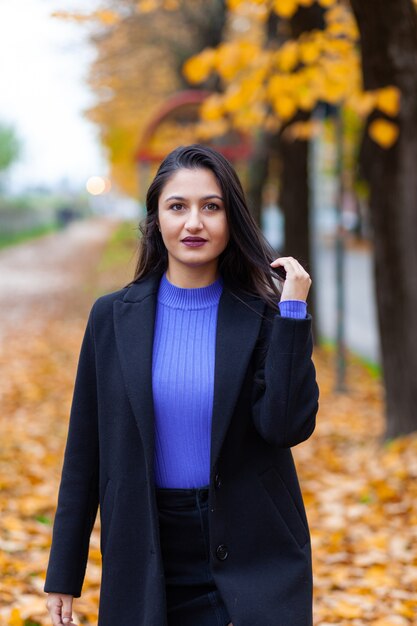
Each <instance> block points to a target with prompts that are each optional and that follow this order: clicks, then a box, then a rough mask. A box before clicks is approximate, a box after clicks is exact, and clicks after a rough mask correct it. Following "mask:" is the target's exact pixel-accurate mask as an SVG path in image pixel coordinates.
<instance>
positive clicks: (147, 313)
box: [113, 272, 265, 475]
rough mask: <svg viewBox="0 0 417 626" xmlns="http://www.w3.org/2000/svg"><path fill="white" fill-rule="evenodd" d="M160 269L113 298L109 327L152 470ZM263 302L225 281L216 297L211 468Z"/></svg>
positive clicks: (237, 388) (216, 455) (245, 366)
mask: <svg viewBox="0 0 417 626" xmlns="http://www.w3.org/2000/svg"><path fill="white" fill-rule="evenodd" d="M161 276H162V273H161V272H154V273H152V274H149V275H148V276H147V277H145V278H144V279H142V280H140V281H138V282H135V283H133V284H132V285H131V286H130V287H129V288H128V289H127V291H126V293H125V295H124V297H123V299H122V300H115V301H114V303H113V308H114V329H115V335H116V342H117V349H118V353H119V358H120V363H121V368H122V375H123V379H124V383H125V387H126V392H127V395H128V397H129V401H130V404H131V407H132V410H133V413H134V416H135V419H136V423H137V426H138V429H139V432H140V435H141V438H142V443H143V446H144V450H145V457H146V461H147V465H148V470H149V471H150V472H151V475H153V460H154V457H153V454H154V443H155V442H154V428H155V422H154V406H153V394H152V351H153V336H154V322H155V314H156V304H157V297H156V296H157V293H158V287H159V281H160V279H161ZM264 310H265V304H264V302H263V301H262V300H261V299H259V298H255V297H253V296H248V295H246V294H244V293H243V292H237V291H235V292H234V293H232V291H231V289H230V287H229V286H228V285H227V284H226V282H225V284H224V288H223V292H222V295H221V297H220V302H219V308H218V318H217V329H216V358H215V372H214V400H213V416H212V432H211V463H210V466H211V468H212V469H213V468H214V466H215V464H216V462H217V459H218V455H219V453H220V449H221V446H222V443H223V440H224V437H225V435H226V432H227V428H228V425H229V423H230V419H231V417H232V414H233V409H234V407H235V404H236V401H237V398H238V395H239V391H240V388H241V385H242V382H243V378H244V375H245V372H246V369H247V366H248V364H249V360H250V357H251V354H252V351H253V348H254V347H255V343H256V340H257V337H258V334H259V330H260V326H261V321H262V314H263V313H264Z"/></svg>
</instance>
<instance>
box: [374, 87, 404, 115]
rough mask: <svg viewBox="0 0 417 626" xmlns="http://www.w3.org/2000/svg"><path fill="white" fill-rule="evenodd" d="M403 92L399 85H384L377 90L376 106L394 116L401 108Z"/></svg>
mask: <svg viewBox="0 0 417 626" xmlns="http://www.w3.org/2000/svg"><path fill="white" fill-rule="evenodd" d="M400 97H401V92H400V90H399V89H398V87H384V88H383V89H378V91H377V92H376V106H377V108H378V109H379V110H380V111H383V112H384V113H386V114H387V115H391V116H392V117H394V116H395V115H397V114H398V111H399V110H400Z"/></svg>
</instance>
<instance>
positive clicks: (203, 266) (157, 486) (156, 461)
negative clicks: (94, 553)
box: [44, 145, 318, 626]
mask: <svg viewBox="0 0 417 626" xmlns="http://www.w3.org/2000/svg"><path fill="white" fill-rule="evenodd" d="M146 206H147V216H146V219H145V221H144V224H143V226H142V227H141V230H142V235H143V236H142V239H141V241H140V255H139V261H138V265H137V269H136V273H135V276H134V279H133V281H132V282H131V283H129V284H128V285H126V286H125V287H124V288H123V289H121V290H120V291H117V292H115V293H110V294H107V295H104V296H102V297H100V298H98V299H97V300H96V302H95V303H94V305H93V307H92V309H91V312H90V315H89V319H88V323H87V328H86V331H85V335H84V339H83V343H82V347H81V354H80V359H79V364H78V370H77V377H76V381H75V389H74V397H73V402H72V407H71V414H70V424H69V432H68V440H67V445H66V450H65V457H64V464H63V470H62V478H61V484H60V489H59V497H58V506H57V511H56V515H55V521H54V529H53V538H52V547H51V553H50V559H49V565H48V571H47V576H46V583H45V587H44V589H45V591H46V592H48V594H49V596H48V599H47V607H48V610H49V612H50V615H51V618H52V623H53V624H54V625H58V624H68V623H73V622H72V618H71V614H72V600H73V598H74V597H79V596H80V595H81V589H82V584H83V579H84V574H85V568H86V563H87V556H88V547H89V538H90V534H91V530H92V527H93V525H94V521H95V518H96V514H97V508H98V505H100V517H101V552H102V580H101V590H100V605H99V626H227V625H228V624H231V623H232V624H233V626H289V625H291V626H311V624H312V573H311V550H310V536H309V530H308V525H307V519H306V515H305V510H304V506H303V501H302V496H301V493H300V488H299V484H298V480H297V475H296V471H295V467H294V463H293V459H292V455H291V450H290V448H291V446H295V445H296V444H298V443H300V442H301V441H304V440H305V439H307V438H308V437H309V436H310V435H311V433H312V432H313V430H314V426H315V417H316V413H317V409H318V387H317V383H316V377H315V369H314V365H313V362H312V360H311V355H312V337H311V315H310V314H308V313H307V311H306V298H307V294H308V291H309V288H310V285H311V278H310V276H309V275H308V274H307V272H306V271H305V270H304V269H303V267H302V266H301V265H300V264H299V263H298V261H297V260H296V259H294V258H293V257H280V258H277V259H275V260H274V255H273V252H272V250H271V249H270V247H269V246H268V244H267V243H266V241H265V239H264V238H263V236H262V234H261V232H260V230H259V229H258V227H257V226H256V224H255V222H254V221H253V219H252V217H251V215H250V213H249V210H248V208H247V205H246V203H245V198H244V194H243V191H242V188H241V185H240V182H239V180H238V178H237V175H236V173H235V171H234V169H233V168H232V166H231V165H230V163H229V162H228V161H227V160H226V159H225V158H224V157H223V156H222V155H220V154H219V153H217V152H216V151H215V150H213V149H210V148H207V147H203V146H200V145H192V146H187V147H180V148H178V149H176V150H174V151H173V152H172V153H170V154H169V155H168V156H167V157H166V159H165V160H164V161H163V163H162V164H161V165H160V167H159V170H158V172H157V174H156V176H155V179H154V180H153V182H152V184H151V186H150V188H149V191H148V194H147V204H146ZM274 268H275V269H274ZM278 269H280V270H281V272H282V270H283V269H284V270H285V276H286V277H285V279H282V284H281V286H280V289H278V288H277V287H276V284H277V282H276V277H277V274H276V271H277V270H278Z"/></svg>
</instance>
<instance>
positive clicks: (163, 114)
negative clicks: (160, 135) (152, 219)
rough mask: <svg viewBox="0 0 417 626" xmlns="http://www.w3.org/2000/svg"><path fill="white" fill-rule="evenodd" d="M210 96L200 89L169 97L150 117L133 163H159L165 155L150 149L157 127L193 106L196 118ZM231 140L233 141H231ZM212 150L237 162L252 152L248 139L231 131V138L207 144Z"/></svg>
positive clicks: (239, 133)
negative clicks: (199, 106) (199, 107)
mask: <svg viewBox="0 0 417 626" xmlns="http://www.w3.org/2000/svg"><path fill="white" fill-rule="evenodd" d="M210 95H211V92H210V91H204V90H200V89H187V90H184V91H179V92H177V93H174V94H173V95H172V96H170V97H169V98H168V99H167V100H166V101H165V102H164V103H163V104H162V106H161V107H160V108H159V109H158V110H157V111H156V113H155V115H154V116H153V117H152V119H151V121H150V122H149V124H148V126H147V127H146V129H145V132H144V134H143V136H142V138H141V141H140V143H139V146H138V149H137V151H136V153H135V161H136V162H137V163H138V164H139V165H140V164H145V163H153V162H160V161H162V160H163V159H164V157H165V156H166V155H165V154H156V153H155V152H154V151H152V150H151V149H150V144H151V141H152V137H153V136H154V134H155V132H156V131H157V129H158V127H159V126H160V125H161V124H162V123H163V122H164V121H166V120H168V119H169V118H170V117H175V115H176V114H178V113H180V112H181V111H184V113H185V111H186V109H187V108H192V107H193V106H195V109H196V118H197V114H198V113H197V107H198V105H200V104H202V103H203V102H204V100H205V99H206V98H207V97H208V96H210ZM232 139H233V140H232ZM207 143H208V144H209V145H211V146H212V147H213V148H215V149H216V150H218V151H219V152H221V153H222V154H223V155H224V156H225V157H226V158H227V159H229V160H230V161H232V162H234V161H238V160H241V159H245V158H247V157H248V156H250V154H251V152H252V148H251V143H250V140H249V137H248V136H247V135H245V134H243V133H242V132H239V131H233V137H232V136H231V137H229V138H228V137H227V136H226V137H222V138H221V139H220V140H217V141H216V140H213V141H211V142H207Z"/></svg>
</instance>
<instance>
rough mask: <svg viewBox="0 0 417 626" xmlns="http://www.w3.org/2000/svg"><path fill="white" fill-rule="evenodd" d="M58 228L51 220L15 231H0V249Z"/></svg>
mask: <svg viewBox="0 0 417 626" xmlns="http://www.w3.org/2000/svg"><path fill="white" fill-rule="evenodd" d="M58 229H59V226H58V225H57V224H56V223H55V222H51V223H49V224H43V225H42V226H36V227H34V228H29V229H27V230H22V231H19V232H17V233H5V234H3V233H0V249H3V248H8V247H9V246H14V245H16V244H18V243H22V242H23V241H29V240H30V239H35V238H37V237H41V236H42V235H46V234H48V233H52V232H55V231H56V230H58Z"/></svg>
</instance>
